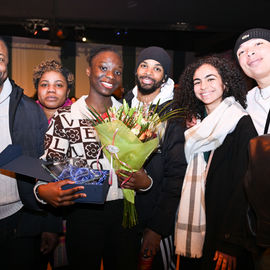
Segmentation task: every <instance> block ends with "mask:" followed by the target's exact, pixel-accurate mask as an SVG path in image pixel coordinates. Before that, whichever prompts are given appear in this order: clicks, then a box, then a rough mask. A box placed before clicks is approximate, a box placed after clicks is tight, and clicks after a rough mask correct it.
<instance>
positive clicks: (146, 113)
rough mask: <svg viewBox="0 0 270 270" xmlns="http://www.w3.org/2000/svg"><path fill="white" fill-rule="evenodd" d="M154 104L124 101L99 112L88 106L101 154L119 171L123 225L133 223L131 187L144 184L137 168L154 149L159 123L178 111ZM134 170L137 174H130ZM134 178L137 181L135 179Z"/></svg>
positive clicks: (160, 127)
mask: <svg viewBox="0 0 270 270" xmlns="http://www.w3.org/2000/svg"><path fill="white" fill-rule="evenodd" d="M158 105H159V104H157V105H155V106H153V105H150V107H149V108H148V107H145V106H138V107H134V108H130V107H129V106H128V104H127V103H126V101H125V100H124V101H123V105H122V106H121V107H120V108H119V109H116V108H115V107H111V108H109V109H107V110H106V112H105V113H104V114H102V115H100V114H98V112H97V111H96V110H95V109H94V108H93V107H91V108H90V109H89V111H90V112H91V114H92V115H93V117H94V120H93V119H92V125H93V126H95V129H96V131H97V133H98V136H99V138H100V141H101V144H102V150H103V152H104V154H105V155H106V157H107V158H108V160H111V167H113V168H114V170H122V171H120V172H119V173H118V175H119V178H120V181H122V184H121V187H122V188H123V195H124V216H123V226H124V227H132V226H134V225H135V224H136V222H137V214H136V210H135V206H134V203H135V201H134V200H135V193H134V189H137V188H140V187H139V186H140V185H146V184H147V181H148V180H147V175H146V174H145V173H144V172H141V171H140V172H137V171H139V170H140V169H141V168H142V166H143V164H144V162H145V161H146V159H147V158H148V157H149V156H150V154H151V153H152V152H153V151H154V150H155V149H156V148H157V146H158V144H159V139H160V138H161V137H162V135H163V134H164V132H165V127H164V126H165V125H163V123H162V122H164V121H165V120H168V119H170V118H173V117H178V116H179V113H180V111H181V110H180V109H176V110H169V112H167V113H164V112H165V110H166V108H167V107H168V106H169V105H170V104H167V105H165V106H164V107H163V109H162V110H161V111H159V112H157V109H158ZM124 171H125V172H124ZM135 172H137V173H136V174H134V173H135ZM123 177H124V178H123ZM134 177H136V178H137V179H139V180H136V181H135V178H134ZM128 182H130V183H128ZM142 187H145V186H142Z"/></svg>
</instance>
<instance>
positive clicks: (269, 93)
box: [234, 28, 270, 135]
mask: <svg viewBox="0 0 270 270" xmlns="http://www.w3.org/2000/svg"><path fill="white" fill-rule="evenodd" d="M234 53H235V55H236V57H237V59H238V62H239V64H240V66H241V68H242V69H243V71H244V73H245V74H246V75H247V76H248V77H250V78H252V79H254V80H255V81H256V83H257V86H256V87H254V88H253V89H252V90H250V91H249V92H248V94H247V111H248V113H249V114H250V116H251V118H252V120H253V123H254V125H255V127H256V129H257V132H258V134H259V135H262V134H263V133H264V127H265V122H266V118H267V114H268V112H269V109H270V30H268V29H263V28H253V29H249V30H247V31H245V32H244V33H242V34H241V35H240V36H239V37H238V39H237V41H236V43H235V47H234ZM267 133H269V130H267Z"/></svg>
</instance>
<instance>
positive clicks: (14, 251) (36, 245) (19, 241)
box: [0, 210, 46, 270]
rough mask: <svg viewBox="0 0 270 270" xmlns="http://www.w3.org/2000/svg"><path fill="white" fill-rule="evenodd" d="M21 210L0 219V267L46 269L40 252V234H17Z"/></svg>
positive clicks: (29, 269)
mask: <svg viewBox="0 0 270 270" xmlns="http://www.w3.org/2000/svg"><path fill="white" fill-rule="evenodd" d="M22 211H23V210H20V211H18V212H17V213H15V214H14V215H12V216H10V217H7V218H5V219H2V220H0V269H5V270H13V269H16V270H17V269H20V270H23V269H27V270H40V269H46V268H44V265H43V262H42V261H43V259H44V258H43V256H42V254H41V253H40V235H37V236H32V237H31V236H22V235H20V236H19V235H18V233H17V228H18V226H19V223H20V222H21V219H20V217H21V214H22Z"/></svg>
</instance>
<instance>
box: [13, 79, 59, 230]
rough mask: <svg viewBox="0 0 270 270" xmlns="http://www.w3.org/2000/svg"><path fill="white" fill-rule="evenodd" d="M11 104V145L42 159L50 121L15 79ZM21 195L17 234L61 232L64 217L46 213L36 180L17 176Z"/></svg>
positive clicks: (25, 153) (26, 153)
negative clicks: (37, 199)
mask: <svg viewBox="0 0 270 270" xmlns="http://www.w3.org/2000/svg"><path fill="white" fill-rule="evenodd" d="M10 82H11V84H12V92H11V95H10V104H9V126H10V134H11V140H12V144H17V145H20V146H21V148H22V152H23V154H24V155H28V156H31V157H34V158H39V157H40V156H41V155H42V154H43V145H44V135H45V132H46V130H47V128H48V121H47V119H46V116H45V114H44V113H43V111H42V109H41V108H40V107H39V106H38V105H37V104H36V102H35V101H34V100H32V99H30V98H29V97H27V96H25V95H24V94H23V90H22V89H21V88H20V87H19V86H17V85H16V84H15V83H14V82H13V81H12V80H10ZM17 183H18V189H19V194H20V198H21V200H22V202H23V204H24V208H23V210H22V211H21V222H20V224H19V227H18V234H22V235H36V234H39V233H40V232H43V231H47V232H59V231H61V220H60V219H59V218H56V217H55V216H54V215H51V213H49V212H47V211H46V210H45V209H44V207H43V206H41V205H40V204H39V203H38V202H37V201H36V199H35V196H34V193H33V187H34V184H35V179H33V178H30V177H26V176H23V175H17Z"/></svg>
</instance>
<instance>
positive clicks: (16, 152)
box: [0, 145, 110, 204]
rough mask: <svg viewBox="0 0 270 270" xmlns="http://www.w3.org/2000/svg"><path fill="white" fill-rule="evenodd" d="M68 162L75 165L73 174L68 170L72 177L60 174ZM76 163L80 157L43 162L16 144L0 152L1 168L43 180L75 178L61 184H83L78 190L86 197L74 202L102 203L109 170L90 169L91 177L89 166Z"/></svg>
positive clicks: (66, 186) (105, 195)
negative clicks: (73, 181) (24, 153)
mask: <svg viewBox="0 0 270 270" xmlns="http://www.w3.org/2000/svg"><path fill="white" fill-rule="evenodd" d="M69 163H71V164H73V165H74V166H75V167H76V168H75V169H76V170H75V174H73V173H74V171H73V170H72V172H71V171H70V173H71V174H73V175H72V177H70V175H68V174H62V172H63V169H64V168H65V167H66V166H67V164H69ZM76 163H78V164H79V163H80V158H73V159H68V160H65V162H45V161H43V160H40V159H37V158H32V157H29V156H25V155H23V154H22V150H21V147H20V146H18V145H9V146H8V147H7V148H6V149H4V150H3V151H2V152H1V153H0V168H1V169H5V170H9V171H12V172H15V173H19V174H23V175H26V176H30V177H33V178H37V179H40V180H44V181H46V182H54V181H56V179H57V180H63V179H72V180H75V181H76V184H68V185H65V186H63V187H62V188H63V189H69V188H73V187H76V186H82V185H83V186H84V190H81V191H78V192H81V193H85V194H86V195H87V197H86V198H79V199H77V200H75V201H76V202H79V203H95V204H103V203H104V202H105V200H106V197H107V194H108V191H109V187H110V185H109V182H108V179H109V171H108V170H90V171H91V173H93V174H94V179H91V175H89V168H84V167H80V166H77V164H76ZM77 169H79V170H81V171H82V173H81V172H80V173H77V172H78V171H77ZM87 170H88V172H87ZM91 173H90V174H91ZM60 174H62V175H61V176H62V178H59V176H60ZM98 174H100V176H102V179H101V178H100V177H99V175H98ZM89 179H90V180H89ZM93 180H94V181H93ZM100 180H102V181H100ZM89 182H90V183H89ZM91 182H92V183H91Z"/></svg>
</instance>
